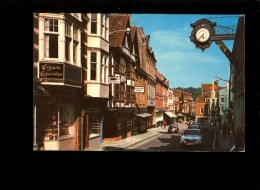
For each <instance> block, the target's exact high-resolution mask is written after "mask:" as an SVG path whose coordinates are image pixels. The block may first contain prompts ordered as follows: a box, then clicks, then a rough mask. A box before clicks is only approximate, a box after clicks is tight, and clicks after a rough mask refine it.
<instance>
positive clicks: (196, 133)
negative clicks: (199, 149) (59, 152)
mask: <svg viewBox="0 0 260 190" xmlns="http://www.w3.org/2000/svg"><path fill="white" fill-rule="evenodd" d="M202 138H203V135H202V134H201V130H200V129H185V130H184V133H183V135H182V136H181V138H180V145H181V146H183V145H187V146H189V145H191V146H194V145H201V144H202Z"/></svg>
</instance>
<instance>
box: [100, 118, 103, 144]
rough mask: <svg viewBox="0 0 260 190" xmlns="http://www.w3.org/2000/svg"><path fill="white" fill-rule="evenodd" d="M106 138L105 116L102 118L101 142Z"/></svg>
mask: <svg viewBox="0 0 260 190" xmlns="http://www.w3.org/2000/svg"><path fill="white" fill-rule="evenodd" d="M103 139H104V117H103V119H102V120H101V138H100V142H101V143H102V142H103Z"/></svg>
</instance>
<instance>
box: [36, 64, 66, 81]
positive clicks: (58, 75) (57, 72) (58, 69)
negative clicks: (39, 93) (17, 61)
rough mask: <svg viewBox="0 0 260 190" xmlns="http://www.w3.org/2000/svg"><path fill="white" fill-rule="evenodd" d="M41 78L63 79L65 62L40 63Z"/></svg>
mask: <svg viewBox="0 0 260 190" xmlns="http://www.w3.org/2000/svg"><path fill="white" fill-rule="evenodd" d="M39 78H55V79H63V64H58V63H39Z"/></svg>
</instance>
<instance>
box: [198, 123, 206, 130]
mask: <svg viewBox="0 0 260 190" xmlns="http://www.w3.org/2000/svg"><path fill="white" fill-rule="evenodd" d="M199 126H200V130H202V131H207V130H208V125H207V124H206V123H201V124H200V125H199Z"/></svg>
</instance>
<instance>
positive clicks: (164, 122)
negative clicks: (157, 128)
mask: <svg viewBox="0 0 260 190" xmlns="http://www.w3.org/2000/svg"><path fill="white" fill-rule="evenodd" d="M166 124H167V123H166V120H164V121H163V128H165V127H166Z"/></svg>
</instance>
